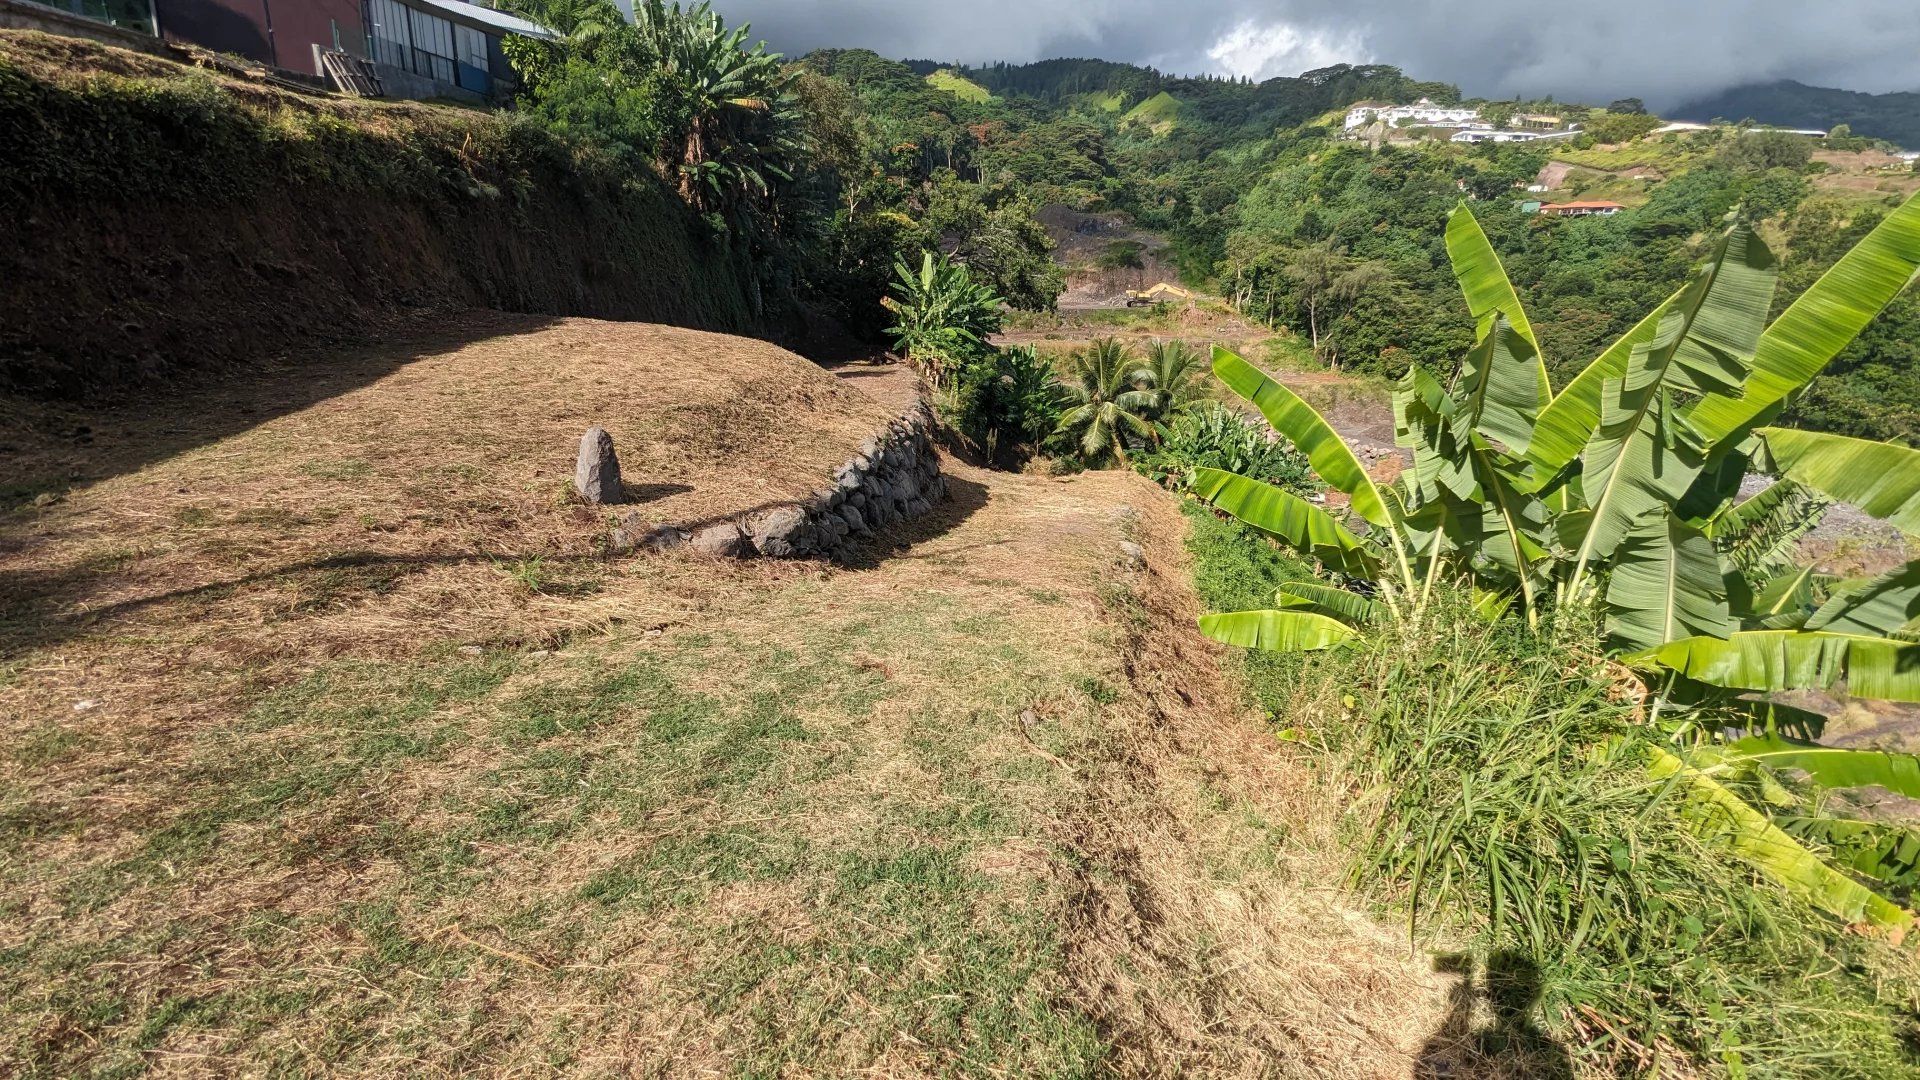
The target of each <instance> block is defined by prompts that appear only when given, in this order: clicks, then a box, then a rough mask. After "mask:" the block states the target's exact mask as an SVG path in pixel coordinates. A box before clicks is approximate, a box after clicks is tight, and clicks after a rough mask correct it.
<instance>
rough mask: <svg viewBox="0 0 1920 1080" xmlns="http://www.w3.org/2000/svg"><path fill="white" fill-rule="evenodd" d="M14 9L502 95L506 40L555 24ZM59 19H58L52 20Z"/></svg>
mask: <svg viewBox="0 0 1920 1080" xmlns="http://www.w3.org/2000/svg"><path fill="white" fill-rule="evenodd" d="M0 8H4V10H6V11H42V12H48V13H49V15H50V16H51V19H49V20H47V21H46V22H45V23H44V24H32V25H34V28H36V29H44V30H49V31H52V32H54V33H75V34H82V35H85V36H98V35H96V34H93V33H91V32H89V31H87V30H86V27H88V26H90V25H97V24H105V25H107V26H109V27H114V28H116V29H115V31H114V32H115V33H117V34H119V35H120V38H119V39H115V38H105V39H103V40H109V41H112V42H113V43H114V44H127V45H131V46H134V47H142V46H141V45H140V44H139V43H138V42H137V41H136V40H135V35H138V36H140V37H144V38H145V40H146V42H147V43H149V45H151V46H154V47H156V48H157V46H158V42H154V40H153V39H154V37H158V38H160V39H162V40H164V41H166V42H171V43H174V44H178V45H196V46H199V47H201V48H204V49H210V50H212V51H214V52H219V53H229V54H232V55H234V56H240V57H244V58H246V59H248V60H252V61H255V62H256V63H260V64H264V65H267V66H269V67H274V68H279V69H281V70H282V71H287V72H292V73H295V74H298V75H304V76H308V77H309V78H310V80H311V81H313V82H314V83H315V85H320V84H322V83H323V81H324V80H325V79H326V78H327V77H328V74H329V73H328V70H327V65H326V64H325V63H324V62H323V61H322V59H321V57H322V55H323V54H326V53H334V54H344V55H345V56H350V57H353V58H355V59H357V60H360V61H364V62H366V63H368V64H370V65H371V66H372V69H373V72H374V73H375V74H376V75H377V77H378V78H379V81H380V90H381V92H382V95H383V96H385V97H398V98H439V97H444V98H454V99H462V100H468V101H474V102H479V101H487V100H496V99H498V98H501V97H503V96H505V95H506V94H507V93H508V92H510V91H511V90H512V88H513V87H514V86H515V85H516V84H517V82H518V79H517V77H516V76H515V74H514V71H513V68H512V66H511V65H509V64H508V63H507V59H506V55H505V54H504V53H503V52H502V51H501V49H500V42H501V40H502V39H503V38H505V37H507V36H509V35H516V34H517V35H520V36H524V37H536V38H551V37H554V36H555V35H554V34H553V32H552V31H550V30H547V29H546V28H545V27H542V26H539V25H537V24H535V23H531V22H528V21H527V20H525V19H522V18H519V17H518V16H514V15H509V14H507V13H506V12H503V11H495V10H494V9H492V8H490V7H485V6H482V5H480V4H473V3H467V2H465V0H0ZM54 20H57V21H54Z"/></svg>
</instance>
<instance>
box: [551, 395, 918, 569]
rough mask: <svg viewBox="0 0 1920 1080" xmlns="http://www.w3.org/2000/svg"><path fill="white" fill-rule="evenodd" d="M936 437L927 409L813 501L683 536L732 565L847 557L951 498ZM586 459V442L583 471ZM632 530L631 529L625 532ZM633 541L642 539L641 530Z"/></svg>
mask: <svg viewBox="0 0 1920 1080" xmlns="http://www.w3.org/2000/svg"><path fill="white" fill-rule="evenodd" d="M594 430H595V431H598V430H599V429H598V428H596V429H594ZM933 430H934V419H933V411H932V410H931V409H930V408H928V407H927V405H926V404H925V403H924V402H923V403H921V404H920V405H918V406H916V407H915V408H913V409H912V410H910V411H909V412H907V413H906V414H905V415H903V416H901V417H899V418H898V419H896V420H894V421H893V422H892V423H890V424H888V425H887V427H886V429H885V430H884V431H882V432H880V433H879V434H877V435H874V436H873V437H871V438H869V439H867V440H866V441H865V442H863V443H861V444H860V447H859V448H858V450H857V451H856V452H855V454H854V456H853V457H851V458H849V459H848V460H847V462H846V463H845V464H843V465H841V466H840V467H839V468H838V469H835V470H834V472H833V480H832V482H831V483H829V484H828V485H826V486H825V487H822V488H821V489H820V490H819V491H816V492H814V493H813V495H811V496H810V497H808V498H807V499H805V500H801V501H797V502H795V503H792V504H788V505H783V506H774V507H770V508H768V509H765V510H761V511H758V512H756V513H753V514H751V515H748V516H746V517H745V518H744V519H742V520H738V521H723V522H720V523H718V524H712V525H706V526H703V527H700V528H691V527H689V528H688V529H682V530H679V531H677V532H676V535H682V536H685V537H686V542H687V544H688V545H689V546H690V547H692V548H693V549H694V550H696V551H699V552H702V553H704V554H707V555H716V556H721V557H724V558H746V557H750V556H753V555H762V556H766V557H768V558H775V559H791V558H807V557H810V556H822V555H824V556H827V557H828V558H835V559H839V558H844V557H846V556H848V555H850V554H851V553H852V552H853V551H854V545H856V544H858V543H859V542H861V541H862V540H863V539H865V538H866V537H870V536H872V535H873V533H874V530H876V529H880V528H884V527H885V526H888V525H891V524H893V523H895V522H899V521H910V520H912V519H913V518H916V517H919V516H921V515H922V514H925V513H927V512H929V511H930V510H932V509H933V508H934V506H936V505H937V504H939V503H940V502H942V501H944V500H945V499H946V497H947V478H946V477H945V476H943V475H942V474H941V472H940V454H939V451H938V449H936V448H935V446H934V443H933ZM592 434H593V432H588V435H589V436H591V435H592ZM586 457H587V455H586V443H585V441H584V440H583V441H582V443H581V461H582V462H583V465H582V468H583V469H584V468H585V465H584V462H585V461H586ZM609 457H611V448H609ZM583 493H584V488H583ZM628 531H629V530H627V529H625V528H624V527H623V529H622V533H626V532H628ZM618 535H619V534H616V536H618ZM633 539H635V540H638V539H639V537H638V535H637V531H635V535H634V536H633ZM641 546H669V545H647V544H644V543H633V544H631V545H630V546H628V547H627V548H626V549H625V550H632V548H634V547H641ZM615 547H616V548H619V547H620V545H619V544H616V545H615Z"/></svg>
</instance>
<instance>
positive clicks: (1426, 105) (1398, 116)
mask: <svg viewBox="0 0 1920 1080" xmlns="http://www.w3.org/2000/svg"><path fill="white" fill-rule="evenodd" d="M1479 119H1480V110H1479V109H1461V108H1448V107H1446V106H1444V105H1435V104H1434V103H1433V100H1432V99H1431V98H1421V99H1420V100H1419V101H1416V102H1414V103H1413V104H1411V105H1389V104H1387V103H1386V102H1384V101H1363V102H1361V103H1359V104H1358V105H1355V106H1354V107H1353V108H1351V109H1348V110H1347V130H1348V131H1352V130H1353V129H1354V128H1357V127H1365V126H1367V125H1368V124H1372V123H1376V122H1384V123H1385V124H1386V125H1387V126H1388V127H1397V126H1398V125H1399V123H1400V121H1402V120H1411V121H1413V122H1414V123H1416V124H1425V125H1429V126H1433V127H1456V126H1459V125H1463V124H1471V123H1474V122H1475V121H1477V120H1479Z"/></svg>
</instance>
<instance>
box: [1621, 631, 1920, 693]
mask: <svg viewBox="0 0 1920 1080" xmlns="http://www.w3.org/2000/svg"><path fill="white" fill-rule="evenodd" d="M1623 659H1624V660H1625V662H1626V663H1628V664H1632V665H1638V666H1654V667H1662V668H1667V669H1669V670H1672V671H1677V672H1679V673H1680V674H1682V675H1684V676H1686V677H1687V678H1689V679H1694V680H1696V681H1699V682H1703V683H1706V684H1708V685H1709V686H1719V687H1725V688H1727V689H1732V690H1756V691H1773V690H1825V689H1827V688H1828V687H1831V686H1832V685H1834V684H1835V683H1837V682H1839V681H1840V680H1841V679H1845V680H1846V681H1847V691H1848V692H1849V693H1851V694H1853V695H1855V696H1856V697H1864V698H1878V699H1881V700H1885V701H1920V644H1915V643H1912V642H1906V641H1890V640H1888V639H1886V638H1881V637H1862V636H1860V635H1857V634H1833V633H1826V632H1820V631H1804V630H1742V631H1740V632H1738V633H1735V634H1730V635H1728V636H1727V637H1726V638H1725V639H1721V638H1715V637H1691V638H1683V639H1681V640H1679V641H1669V642H1667V643H1665V644H1663V645H1659V646H1657V647H1654V648H1651V649H1644V650H1642V651H1640V652H1637V653H1633V654H1631V655H1629V656H1626V657H1624V658H1623Z"/></svg>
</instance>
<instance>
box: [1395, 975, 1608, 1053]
mask: <svg viewBox="0 0 1920 1080" xmlns="http://www.w3.org/2000/svg"><path fill="white" fill-rule="evenodd" d="M1474 967H1475V965H1474V961H1473V958H1472V957H1468V956H1444V957H1441V958H1440V959H1439V960H1438V961H1437V962H1436V963H1435V964H1434V968H1435V970H1437V971H1440V972H1442V973H1444V974H1450V975H1453V976H1455V977H1456V978H1457V979H1458V980H1459V981H1458V982H1456V983H1455V984H1454V987H1453V990H1452V992H1451V993H1450V994H1449V996H1448V1003H1447V1015H1446V1018H1445V1019H1444V1020H1443V1021H1442V1022H1441V1025H1440V1030H1438V1031H1436V1032H1434V1033H1433V1035H1432V1036H1431V1037H1430V1038H1428V1039H1427V1042H1426V1045H1424V1046H1422V1047H1421V1049H1420V1057H1419V1060H1418V1061H1417V1062H1416V1063H1415V1064H1414V1068H1413V1078H1414V1080H1442V1078H1452V1077H1463V1078H1464V1077H1527V1078H1529V1080H1571V1078H1572V1076H1573V1063H1572V1060H1571V1059H1570V1058H1569V1057H1568V1055H1567V1051H1566V1048H1565V1047H1563V1046H1561V1045H1560V1044H1559V1042H1557V1041H1556V1040H1555V1039H1554V1038H1553V1037H1552V1036H1551V1035H1548V1034H1547V1033H1546V1031H1544V1030H1543V1029H1542V1028H1541V1027H1540V1026H1539V1025H1538V1024H1536V1023H1535V1022H1534V1013H1535V1012H1536V1011H1537V1010H1538V1008H1539V1004H1540V969H1539V968H1538V967H1537V966H1536V965H1535V964H1534V963H1533V961H1532V960H1529V959H1527V958H1526V957H1524V956H1521V955H1520V954H1519V953H1515V952H1504V951H1503V952H1496V953H1494V954H1493V955H1492V956H1489V957H1488V958H1487V964H1486V971H1485V973H1484V977H1482V978H1481V979H1480V980H1479V981H1478V983H1477V984H1476V981H1475V978H1474ZM1482 1002H1484V1003H1485V1005H1486V1012H1487V1013H1488V1014H1489V1016H1490V1017H1491V1023H1489V1024H1486V1025H1484V1026H1475V1024H1474V1013H1475V1011H1476V1009H1477V1007H1478V1006H1479V1005H1480V1004H1481V1003H1482Z"/></svg>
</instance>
